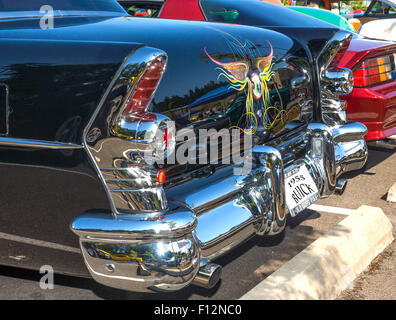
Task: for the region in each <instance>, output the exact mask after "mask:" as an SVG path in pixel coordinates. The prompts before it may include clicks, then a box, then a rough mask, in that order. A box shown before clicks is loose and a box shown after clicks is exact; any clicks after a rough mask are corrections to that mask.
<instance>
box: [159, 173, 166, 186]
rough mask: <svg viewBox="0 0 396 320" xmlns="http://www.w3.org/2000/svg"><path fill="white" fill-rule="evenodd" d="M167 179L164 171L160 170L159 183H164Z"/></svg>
mask: <svg viewBox="0 0 396 320" xmlns="http://www.w3.org/2000/svg"><path fill="white" fill-rule="evenodd" d="M165 180H166V174H165V172H164V171H159V172H158V174H157V181H158V183H159V184H163V183H164V182H165Z"/></svg>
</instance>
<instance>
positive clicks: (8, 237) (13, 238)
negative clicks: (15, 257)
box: [0, 232, 81, 253]
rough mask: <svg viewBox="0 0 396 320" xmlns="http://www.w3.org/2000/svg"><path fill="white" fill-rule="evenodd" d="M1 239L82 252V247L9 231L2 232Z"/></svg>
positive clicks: (0, 233)
mask: <svg viewBox="0 0 396 320" xmlns="http://www.w3.org/2000/svg"><path fill="white" fill-rule="evenodd" d="M0 239H4V240H9V241H15V242H20V243H26V244H30V245H32V246H38V247H44V248H49V249H55V250H62V251H66V252H72V253H81V250H80V249H77V248H73V247H69V246H65V245H63V244H59V243H54V242H48V241H43V240H37V239H32V238H26V237H21V236H16V235H14V234H8V233H4V232H0Z"/></svg>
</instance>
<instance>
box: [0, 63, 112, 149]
mask: <svg viewBox="0 0 396 320" xmlns="http://www.w3.org/2000/svg"><path fill="white" fill-rule="evenodd" d="M117 67H118V65H117V64H115V63H114V64H112V63H108V64H85V65H82V64H79V65H77V64H76V65H54V64H50V63H25V64H13V65H8V66H5V67H2V68H1V69H0V74H1V76H0V81H2V82H4V83H6V84H7V85H8V86H9V88H10V96H9V101H10V106H11V107H12V114H11V115H10V135H13V136H19V137H29V138H34V139H41V140H56V135H57V133H58V131H59V128H61V127H62V125H64V123H65V122H66V121H68V120H69V119H72V118H75V117H80V119H81V121H79V122H74V123H73V125H76V126H77V128H75V129H74V128H73V129H71V128H67V129H70V130H75V132H77V134H76V135H75V137H78V139H79V137H80V136H81V135H82V130H83V127H84V125H85V123H86V122H87V121H88V119H89V117H90V115H91V113H92V112H93V110H94V109H95V108H96V106H97V104H98V101H99V99H100V97H101V95H102V94H103V90H104V89H105V86H106V84H108V81H109V79H111V78H112V76H113V75H114V73H115V71H116V69H117ZM75 139H76V138H75ZM67 140H68V139H67ZM61 142H63V141H61ZM64 142H74V143H76V142H79V141H64Z"/></svg>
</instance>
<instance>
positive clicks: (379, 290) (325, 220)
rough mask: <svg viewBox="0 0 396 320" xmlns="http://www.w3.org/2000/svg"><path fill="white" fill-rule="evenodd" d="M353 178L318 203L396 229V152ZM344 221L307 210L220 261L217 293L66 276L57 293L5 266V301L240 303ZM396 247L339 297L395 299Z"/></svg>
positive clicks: (374, 157)
mask: <svg viewBox="0 0 396 320" xmlns="http://www.w3.org/2000/svg"><path fill="white" fill-rule="evenodd" d="M348 178H349V182H348V186H347V188H346V191H345V193H344V194H343V195H342V196H339V195H333V196H331V197H329V198H328V199H322V200H320V201H318V202H317V204H319V205H323V206H332V207H338V208H345V209H357V208H358V207H359V206H361V205H369V206H376V207H380V208H382V209H383V211H384V212H385V214H386V215H387V216H388V218H389V220H390V221H391V222H392V224H393V225H394V230H396V203H393V204H392V203H388V202H386V194H387V191H388V189H389V188H390V187H391V186H392V184H393V183H394V182H396V151H393V150H386V149H370V156H369V160H368V164H367V167H366V168H365V170H362V171H360V172H358V173H352V174H348ZM344 218H345V215H343V214H336V213H330V212H329V213H327V212H319V211H314V210H309V209H307V210H305V211H303V212H302V213H301V214H299V215H298V216H297V217H295V218H292V219H289V220H288V224H287V227H286V230H285V232H284V233H282V234H280V235H278V236H275V237H272V238H259V237H254V238H252V239H251V240H249V241H248V242H246V243H244V244H242V245H241V246H239V247H238V248H237V249H235V250H234V251H232V252H230V253H229V254H227V255H225V256H223V257H221V258H219V259H218V260H216V261H215V262H217V263H218V264H220V265H222V266H223V275H222V279H221V281H220V283H218V285H217V286H216V287H215V288H213V289H212V290H206V289H203V288H199V287H195V286H190V287H188V288H186V289H184V290H181V291H179V292H175V293H166V294H158V293H157V294H141V293H133V292H127V291H122V290H116V289H112V288H108V287H105V286H102V285H100V284H98V283H96V282H95V281H93V280H91V279H85V278H77V277H71V276H63V275H55V279H54V280H55V284H54V289H47V290H43V289H41V288H40V286H39V280H40V278H41V276H42V275H41V274H39V272H35V271H29V270H24V269H17V268H9V267H0V299H77V300H84V299H85V300H90V299H238V298H239V297H241V296H242V295H243V294H244V293H246V292H247V291H249V290H250V289H252V288H253V287H254V286H255V285H256V284H258V283H259V282H260V281H262V280H263V279H265V278H266V277H267V276H268V275H270V274H271V273H272V272H274V271H275V270H277V269H278V268H279V267H280V266H282V265H283V264H284V263H286V262H287V261H289V260H290V259H291V258H292V257H294V256H295V255H296V254H297V253H299V252H300V251H302V250H303V249H304V248H306V247H307V246H308V245H309V244H311V243H312V242H313V241H315V240H316V239H317V238H319V237H320V236H321V235H323V234H324V233H326V232H327V231H328V230H329V229H330V228H331V227H332V226H334V225H335V224H337V223H338V222H340V221H341V220H342V219H344ZM394 236H395V238H396V233H395V231H394ZM395 249H396V245H395V242H393V243H392V244H391V245H390V246H389V247H388V248H387V249H386V250H385V251H384V252H383V253H382V254H381V255H380V256H379V257H378V258H377V259H376V260H375V261H374V262H373V263H372V265H370V266H369V268H368V269H367V270H366V271H365V272H364V273H363V274H362V275H361V276H359V278H357V279H356V280H355V281H354V283H353V284H351V287H350V288H349V289H348V290H346V291H344V292H343V293H342V294H341V295H340V297H339V299H395V298H396V272H395V266H396V253H395Z"/></svg>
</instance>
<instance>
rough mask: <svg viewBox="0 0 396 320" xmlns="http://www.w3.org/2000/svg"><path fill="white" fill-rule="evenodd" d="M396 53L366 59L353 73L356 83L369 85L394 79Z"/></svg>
mask: <svg viewBox="0 0 396 320" xmlns="http://www.w3.org/2000/svg"><path fill="white" fill-rule="evenodd" d="M395 62H396V54H390V55H384V56H379V57H375V58H370V59H367V60H365V61H364V62H363V63H362V64H361V65H360V67H359V68H358V69H356V70H355V72H354V73H353V76H354V85H355V86H357V87H369V86H372V85H375V84H380V83H384V82H387V81H389V80H392V79H394V77H393V76H392V75H393V74H394V73H395V71H396V67H395Z"/></svg>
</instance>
